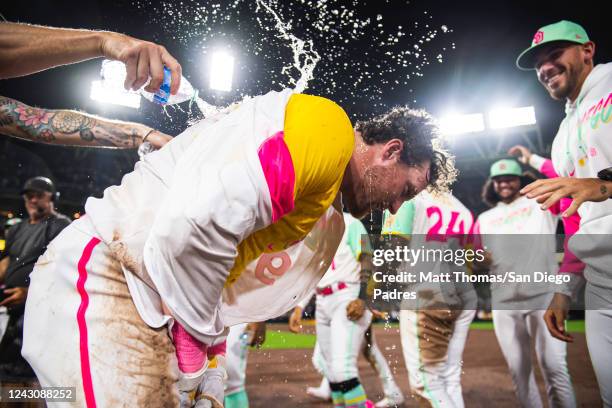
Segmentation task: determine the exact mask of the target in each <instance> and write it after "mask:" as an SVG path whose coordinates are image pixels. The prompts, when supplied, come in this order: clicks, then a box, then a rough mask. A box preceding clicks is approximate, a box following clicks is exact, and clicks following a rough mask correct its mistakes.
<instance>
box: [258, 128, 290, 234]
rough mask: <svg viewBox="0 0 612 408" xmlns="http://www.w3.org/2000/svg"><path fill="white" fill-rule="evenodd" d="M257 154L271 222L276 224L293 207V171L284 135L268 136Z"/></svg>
mask: <svg viewBox="0 0 612 408" xmlns="http://www.w3.org/2000/svg"><path fill="white" fill-rule="evenodd" d="M257 153H258V155H259V162H260V163H261V168H262V169H263V172H264V175H265V177H266V183H267V184H268V190H269V191H270V200H271V201H272V222H276V221H278V220H279V219H280V218H281V217H282V216H283V215H285V214H287V213H289V212H291V211H292V210H293V207H294V205H295V202H294V199H293V193H294V191H295V169H294V168H293V160H292V159H291V153H289V149H288V148H287V144H286V143H285V139H284V133H283V132H278V133H275V134H274V135H272V136H270V137H269V138H268V139H266V141H265V142H263V144H262V145H261V146H260V147H259V151H258V152H257Z"/></svg>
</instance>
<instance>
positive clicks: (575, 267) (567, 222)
mask: <svg viewBox="0 0 612 408" xmlns="http://www.w3.org/2000/svg"><path fill="white" fill-rule="evenodd" d="M538 171H539V172H540V173H542V174H543V175H545V176H546V177H548V178H557V177H559V175H558V174H557V172H556V171H555V168H554V167H553V163H552V160H550V159H546V160H544V162H543V163H542V166H540V168H539V169H538ZM570 176H571V175H570ZM571 205H572V199H571V198H567V197H566V198H562V199H561V200H559V204H558V207H556V208H555V207H551V210H552V212H553V214H559V213H563V212H565V210H567V209H568V208H569V207H570V206H571ZM553 208H554V210H553ZM555 210H557V211H556V212H555ZM562 221H563V229H564V230H565V240H564V242H563V249H564V252H563V261H562V262H561V267H560V268H559V273H576V274H582V272H583V271H584V267H585V265H584V263H583V262H581V261H580V259H578V258H577V257H576V255H574V254H573V253H572V251H570V249H569V248H568V246H567V243H568V241H569V239H570V237H571V236H572V235H574V234H575V233H576V231H578V227H579V226H580V215H578V213H574V214H573V215H571V216H569V217H563V218H562Z"/></svg>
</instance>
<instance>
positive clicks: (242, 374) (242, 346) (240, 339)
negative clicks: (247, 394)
mask: <svg viewBox="0 0 612 408" xmlns="http://www.w3.org/2000/svg"><path fill="white" fill-rule="evenodd" d="M246 327H247V323H242V324H237V325H236V326H232V327H230V331H229V334H228V335H227V353H226V355H225V362H226V370H227V380H225V395H230V394H233V393H236V392H239V391H242V390H244V383H245V378H246V365H247V357H248V354H249V345H248V339H247V337H246V335H245V334H246V333H245V330H246Z"/></svg>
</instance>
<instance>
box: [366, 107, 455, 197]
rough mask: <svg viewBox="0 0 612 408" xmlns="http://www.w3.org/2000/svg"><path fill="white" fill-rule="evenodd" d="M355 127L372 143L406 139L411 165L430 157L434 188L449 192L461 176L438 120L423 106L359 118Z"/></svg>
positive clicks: (405, 152) (406, 160)
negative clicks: (441, 134) (447, 148)
mask: <svg viewBox="0 0 612 408" xmlns="http://www.w3.org/2000/svg"><path fill="white" fill-rule="evenodd" d="M355 130H357V131H358V132H360V133H361V137H362V138H363V141H364V142H365V143H366V144H368V145H373V144H376V143H385V142H387V141H389V140H391V139H400V140H402V141H403V142H404V148H403V150H402V152H401V156H400V157H401V160H402V161H403V162H404V163H406V164H407V165H409V166H416V165H419V164H420V163H422V162H423V161H425V160H428V161H430V163H431V167H430V172H429V186H428V188H429V189H430V190H431V191H437V192H446V191H448V190H449V187H450V185H451V184H452V183H453V182H454V181H455V179H456V178H457V174H458V172H457V169H456V168H455V160H454V157H453V156H452V155H451V154H450V153H449V152H448V151H447V150H445V149H444V147H443V146H442V140H441V139H440V137H439V135H440V131H439V128H438V124H437V122H436V120H435V119H434V118H433V116H431V115H430V114H429V113H427V112H426V111H425V110H423V109H410V108H408V107H406V106H399V107H395V108H393V109H392V110H391V111H389V112H387V113H385V114H383V115H380V116H377V117H375V118H373V119H370V120H368V121H359V122H357V124H356V126H355Z"/></svg>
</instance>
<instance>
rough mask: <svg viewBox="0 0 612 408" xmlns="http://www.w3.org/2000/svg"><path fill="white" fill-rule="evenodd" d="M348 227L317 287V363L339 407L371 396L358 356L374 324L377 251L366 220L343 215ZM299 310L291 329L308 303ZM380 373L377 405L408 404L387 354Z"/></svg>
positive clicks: (358, 402)
mask: <svg viewBox="0 0 612 408" xmlns="http://www.w3.org/2000/svg"><path fill="white" fill-rule="evenodd" d="M344 223H345V225H346V229H345V232H344V236H343V237H342V241H341V243H340V246H339V247H338V251H337V252H336V254H335V255H334V259H333V261H332V264H331V267H330V268H329V269H328V270H327V272H326V273H325V275H324V276H323V278H322V279H321V281H320V282H319V283H318V284H317V287H316V290H315V292H316V310H317V315H316V329H317V343H316V346H315V350H314V353H313V356H312V361H313V364H314V366H315V368H317V370H318V371H319V372H320V373H321V374H323V376H324V379H323V382H322V387H326V386H327V385H328V384H329V389H330V394H331V398H332V401H333V403H334V406H336V407H344V406H346V407H353V406H355V407H362V406H366V405H365V404H366V400H367V397H366V394H365V390H364V389H363V386H362V385H361V384H360V382H359V372H358V368H357V358H358V357H359V354H360V352H361V350H363V347H364V346H365V345H366V341H365V334H366V332H367V330H368V329H369V327H370V324H371V322H372V312H371V311H370V310H367V309H365V308H364V305H365V304H364V301H365V299H366V290H367V283H368V281H369V278H370V274H371V272H372V262H371V257H372V250H371V245H370V241H369V238H368V235H367V231H366V229H365V227H364V226H363V224H362V223H361V221H359V220H358V219H356V218H354V217H352V216H351V215H350V214H348V213H344ZM308 300H310V296H307V297H306V298H305V300H304V301H302V302H301V303H300V305H298V307H296V308H295V310H294V313H293V314H292V315H291V318H290V328H292V331H295V330H296V329H295V327H296V326H299V319H300V318H301V315H302V309H303V308H304V306H305V305H304V303H308ZM378 357H379V358H382V360H383V361H382V362H381V363H382V364H377V365H378V366H379V367H380V368H379V370H377V371H379V375H380V374H382V373H383V372H384V373H385V374H386V375H385V376H384V379H383V389H384V391H385V398H384V399H383V400H381V401H379V403H378V404H376V406H377V407H391V406H396V405H399V404H401V403H403V401H404V398H403V395H402V394H401V391H400V389H399V387H398V386H397V384H395V381H394V379H393V375H392V374H391V371H390V369H389V366H388V364H387V362H386V361H385V360H384V356H382V353H380V351H379V355H378Z"/></svg>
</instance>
